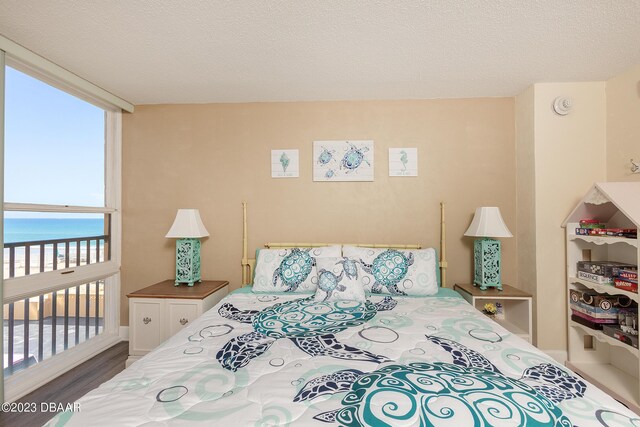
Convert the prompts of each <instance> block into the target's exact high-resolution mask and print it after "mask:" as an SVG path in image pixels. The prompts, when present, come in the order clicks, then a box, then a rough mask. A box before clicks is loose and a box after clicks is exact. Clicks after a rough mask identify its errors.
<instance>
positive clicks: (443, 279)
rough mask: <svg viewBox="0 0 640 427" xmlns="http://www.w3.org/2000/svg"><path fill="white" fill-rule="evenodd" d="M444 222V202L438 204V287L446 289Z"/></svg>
mask: <svg viewBox="0 0 640 427" xmlns="http://www.w3.org/2000/svg"><path fill="white" fill-rule="evenodd" d="M446 237H447V235H446V227H445V221H444V202H440V282H441V283H440V286H442V287H443V288H446V287H447V239H446Z"/></svg>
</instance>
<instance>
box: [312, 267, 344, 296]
mask: <svg viewBox="0 0 640 427" xmlns="http://www.w3.org/2000/svg"><path fill="white" fill-rule="evenodd" d="M343 277H344V271H341V272H340V274H339V275H337V276H336V275H335V274H334V273H333V272H331V271H329V270H325V269H324V268H321V269H320V271H318V287H319V288H320V289H322V290H323V291H324V292H325V293H326V295H325V297H324V300H323V301H326V300H328V299H329V298H331V294H333V291H335V290H337V291H338V292H344V291H345V290H347V288H346V287H345V286H344V285H341V284H340V282H341V281H342V278H343Z"/></svg>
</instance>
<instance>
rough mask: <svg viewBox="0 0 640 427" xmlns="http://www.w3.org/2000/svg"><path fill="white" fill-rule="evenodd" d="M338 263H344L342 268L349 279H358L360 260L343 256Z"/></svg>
mask: <svg viewBox="0 0 640 427" xmlns="http://www.w3.org/2000/svg"><path fill="white" fill-rule="evenodd" d="M338 264H342V269H343V270H344V275H345V276H347V279H356V280H358V261H356V260H354V259H350V258H342V259H341V260H340V261H338Z"/></svg>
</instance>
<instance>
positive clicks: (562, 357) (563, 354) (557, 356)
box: [541, 349, 567, 365]
mask: <svg viewBox="0 0 640 427" xmlns="http://www.w3.org/2000/svg"><path fill="white" fill-rule="evenodd" d="M541 351H542V352H544V353H545V354H547V355H548V356H551V357H553V359H554V360H555V361H556V362H558V363H561V364H562V365H564V362H566V361H567V351H566V350H542V349H541Z"/></svg>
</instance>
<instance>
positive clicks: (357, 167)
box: [313, 140, 373, 181]
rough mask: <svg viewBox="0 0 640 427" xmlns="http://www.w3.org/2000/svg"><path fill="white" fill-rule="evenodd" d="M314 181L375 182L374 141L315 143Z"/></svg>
mask: <svg viewBox="0 0 640 427" xmlns="http://www.w3.org/2000/svg"><path fill="white" fill-rule="evenodd" d="M313 180H314V181H373V141H353V140H349V141H313Z"/></svg>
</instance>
